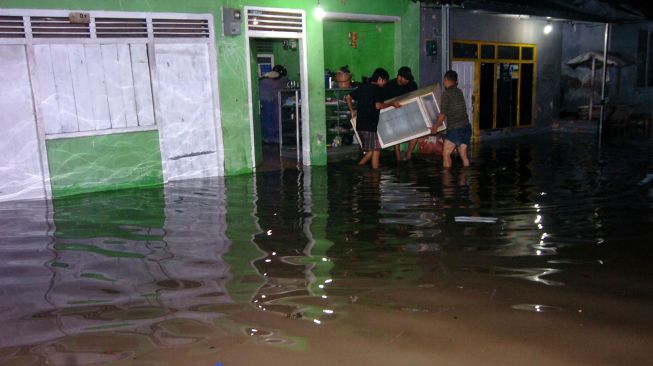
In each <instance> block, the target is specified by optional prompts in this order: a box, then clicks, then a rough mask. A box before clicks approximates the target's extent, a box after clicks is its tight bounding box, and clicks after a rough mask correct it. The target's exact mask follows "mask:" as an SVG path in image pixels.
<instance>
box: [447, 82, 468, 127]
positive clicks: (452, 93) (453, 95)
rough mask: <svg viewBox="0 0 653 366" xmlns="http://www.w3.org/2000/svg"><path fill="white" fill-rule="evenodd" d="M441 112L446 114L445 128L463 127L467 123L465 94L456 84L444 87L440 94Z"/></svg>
mask: <svg viewBox="0 0 653 366" xmlns="http://www.w3.org/2000/svg"><path fill="white" fill-rule="evenodd" d="M441 107H442V111H441V112H442V113H444V115H446V116H447V129H450V130H452V129H456V128H463V127H465V126H466V125H468V124H469V117H468V116H467V107H466V106H465V96H464V95H463V92H462V90H460V89H459V88H458V87H456V86H452V87H450V88H447V89H445V91H444V93H443V94H442V106H441Z"/></svg>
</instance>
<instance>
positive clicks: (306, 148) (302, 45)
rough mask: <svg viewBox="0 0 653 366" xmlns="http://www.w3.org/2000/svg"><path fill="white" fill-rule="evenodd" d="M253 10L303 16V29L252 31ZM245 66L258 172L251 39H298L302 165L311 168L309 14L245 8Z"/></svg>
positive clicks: (250, 134) (252, 148) (252, 145)
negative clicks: (307, 31)
mask: <svg viewBox="0 0 653 366" xmlns="http://www.w3.org/2000/svg"><path fill="white" fill-rule="evenodd" d="M250 11H263V12H265V11H270V12H285V13H294V14H297V15H301V19H302V30H301V32H281V31H269V30H268V31H262V30H250V29H249V26H248V23H249V21H248V20H249V12H250ZM244 13H245V18H244V19H245V65H246V67H247V72H246V73H247V102H248V106H249V138H250V145H251V154H252V170H254V171H256V139H255V137H254V136H255V134H254V128H255V125H254V101H253V100H252V82H253V80H252V71H251V64H252V57H251V39H252V38H265V39H296V40H297V43H298V47H299V79H300V82H299V89H300V95H301V100H302V103H301V120H302V132H301V134H302V152H301V157H302V164H303V165H311V139H310V136H311V135H310V121H309V99H308V98H309V97H308V64H307V60H308V52H307V47H306V12H305V11H304V10H302V9H287V8H271V7H258V6H245V7H244Z"/></svg>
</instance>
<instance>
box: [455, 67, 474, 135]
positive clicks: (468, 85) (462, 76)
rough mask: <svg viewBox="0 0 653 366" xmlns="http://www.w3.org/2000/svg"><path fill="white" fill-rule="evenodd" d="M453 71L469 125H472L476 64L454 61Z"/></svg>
mask: <svg viewBox="0 0 653 366" xmlns="http://www.w3.org/2000/svg"><path fill="white" fill-rule="evenodd" d="M452 69H453V71H455V72H457V73H458V87H459V88H460V90H462V91H463V95H464V96H465V103H466V105H467V115H468V116H469V123H471V124H472V125H473V124H474V104H473V98H474V75H475V73H476V72H475V71H476V63H474V62H473V61H454V62H453V68H452Z"/></svg>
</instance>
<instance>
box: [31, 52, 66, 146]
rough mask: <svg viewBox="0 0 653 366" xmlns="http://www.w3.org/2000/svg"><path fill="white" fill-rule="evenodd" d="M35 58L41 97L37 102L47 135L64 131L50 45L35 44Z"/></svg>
mask: <svg viewBox="0 0 653 366" xmlns="http://www.w3.org/2000/svg"><path fill="white" fill-rule="evenodd" d="M34 59H35V65H34V66H35V68H34V69H35V74H36V84H37V87H38V90H39V98H40V100H38V101H36V103H37V104H38V107H39V109H40V112H41V119H42V120H43V125H44V126H45V133H46V134H47V135H52V134H56V133H62V132H63V127H62V126H61V119H60V117H59V100H58V99H57V87H56V86H55V84H54V71H53V70H52V57H51V55H50V45H47V44H38V45H35V46H34Z"/></svg>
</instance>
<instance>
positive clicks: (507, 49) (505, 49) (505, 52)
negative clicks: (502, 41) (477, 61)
mask: <svg viewBox="0 0 653 366" xmlns="http://www.w3.org/2000/svg"><path fill="white" fill-rule="evenodd" d="M499 58H500V59H503V60H519V47H517V46H499Z"/></svg>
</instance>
